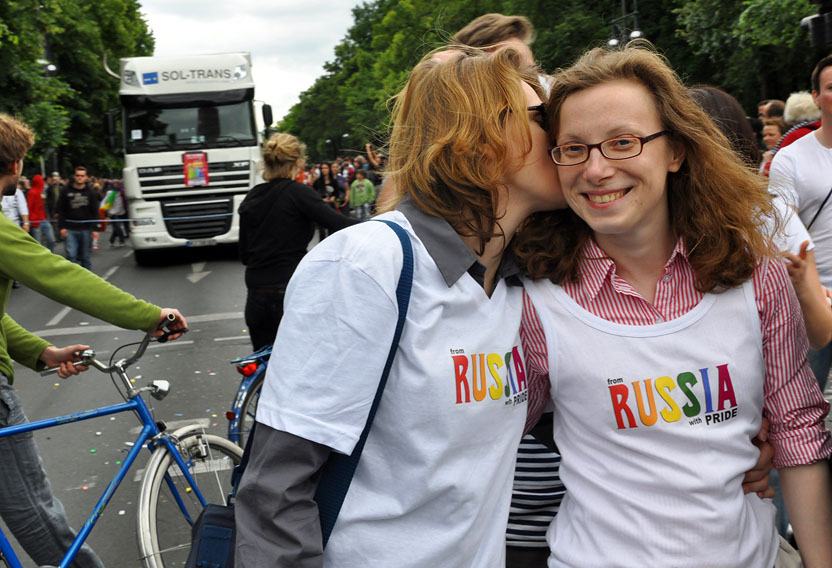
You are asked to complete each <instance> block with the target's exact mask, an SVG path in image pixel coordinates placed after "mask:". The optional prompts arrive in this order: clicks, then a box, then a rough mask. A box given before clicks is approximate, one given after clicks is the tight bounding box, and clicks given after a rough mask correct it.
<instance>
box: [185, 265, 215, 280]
mask: <svg viewBox="0 0 832 568" xmlns="http://www.w3.org/2000/svg"><path fill="white" fill-rule="evenodd" d="M205 264H206V263H204V262H194V263H192V264H191V274H188V275H187V276H186V277H185V278H187V279H188V281H190V283H191V284H196V283H197V282H199V281H200V280H202V279H203V278H205V277H206V276H208V275H209V274H211V271H210V270H207V271H206V270H204V269H205Z"/></svg>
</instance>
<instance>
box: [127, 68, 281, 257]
mask: <svg viewBox="0 0 832 568" xmlns="http://www.w3.org/2000/svg"><path fill="white" fill-rule="evenodd" d="M120 77H121V87H120V89H119V95H120V100H121V112H122V125H123V136H124V162H125V167H124V176H123V177H124V191H125V196H126V198H127V204H128V214H129V218H130V219H131V221H130V230H131V232H130V241H131V245H132V246H133V249H134V254H135V258H136V262H138V263H139V264H143V263H145V262H146V261H148V260H149V259H150V257H151V256H152V255H153V254H154V251H158V250H159V249H164V248H177V247H198V246H210V245H218V244H225V243H228V244H231V243H236V242H237V240H238V235H239V217H238V215H237V209H238V208H239V205H240V203H241V202H242V200H243V198H244V197H245V194H246V193H247V192H248V190H249V189H250V188H251V187H252V186H254V185H256V184H258V183H262V181H263V180H262V178H261V177H260V174H259V172H258V171H257V163H258V161H259V159H260V146H261V141H262V139H261V136H260V134H259V130H258V127H257V120H256V117H255V112H254V80H253V79H252V75H251V56H250V55H249V54H248V53H222V54H214V55H196V56H183V57H133V58H125V59H121V61H120ZM263 115H264V117H263V118H264V122H265V124H266V126H268V125H269V124H270V123H271V118H272V117H271V109H270V108H269V107H268V105H265V106H264V107H263Z"/></svg>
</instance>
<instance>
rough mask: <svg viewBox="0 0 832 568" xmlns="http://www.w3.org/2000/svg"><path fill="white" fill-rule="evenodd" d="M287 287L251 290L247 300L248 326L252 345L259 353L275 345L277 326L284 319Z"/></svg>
mask: <svg viewBox="0 0 832 568" xmlns="http://www.w3.org/2000/svg"><path fill="white" fill-rule="evenodd" d="M285 294H286V286H275V287H274V288H249V289H248V297H247V298H246V312H245V315H246V325H247V326H248V333H249V335H250V336H251V345H252V346H253V347H254V350H255V351H257V350H258V349H261V348H262V347H265V346H267V345H272V344H273V343H274V336H275V335H277V326H278V325H279V324H280V318H282V317H283V296H284V295H285Z"/></svg>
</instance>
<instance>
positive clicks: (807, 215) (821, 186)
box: [769, 133, 832, 287]
mask: <svg viewBox="0 0 832 568" xmlns="http://www.w3.org/2000/svg"><path fill="white" fill-rule="evenodd" d="M830 190H832V148H826V147H824V146H823V145H821V143H820V142H819V141H818V139H817V137H816V136H815V134H814V133H813V134H807V135H806V136H803V137H802V138H800V139H798V140H796V141H795V142H793V143H792V144H789V145H788V146H786V147H785V148H783V149H782V150H780V151H779V152H777V154H775V156H774V160H773V161H772V162H771V171H770V173H769V191H770V192H771V193H775V194H778V195H781V196H782V197H783V199H784V200H785V201H786V203H788V204H789V205H790V206H792V207H794V208H795V209H796V210H797V211H798V213H799V215H800V219H801V220H802V221H803V223H804V225H808V224H809V223H810V222H811V221H812V218H813V217H814V216H815V214H816V213H817V212H818V210H819V209H820V206H821V203H823V200H824V199H825V198H826V196H827V195H828V194H829V191H830ZM810 233H811V235H812V240H813V241H814V243H815V262H816V263H817V265H818V274H819V275H820V281H821V283H822V284H823V285H824V286H826V287H832V197H830V199H829V200H828V201H827V202H826V205H824V206H823V209H820V214H819V215H818V218H817V220H815V223H814V224H813V225H812V228H811V230H810Z"/></svg>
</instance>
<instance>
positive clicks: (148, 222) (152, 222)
mask: <svg viewBox="0 0 832 568" xmlns="http://www.w3.org/2000/svg"><path fill="white" fill-rule="evenodd" d="M155 224H156V220H155V219H149V218H139V219H133V226H134V227H141V226H144V225H155Z"/></svg>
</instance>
